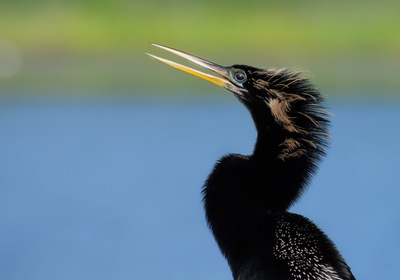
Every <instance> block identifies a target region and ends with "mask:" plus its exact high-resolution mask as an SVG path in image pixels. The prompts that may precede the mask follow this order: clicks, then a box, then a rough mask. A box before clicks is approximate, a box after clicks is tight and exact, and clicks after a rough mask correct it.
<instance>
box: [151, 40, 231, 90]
mask: <svg viewBox="0 0 400 280" xmlns="http://www.w3.org/2000/svg"><path fill="white" fill-rule="evenodd" d="M150 44H151V45H153V46H155V47H158V48H160V49H163V50H166V51H168V52H171V53H173V54H175V55H178V56H180V57H183V58H185V59H187V60H189V61H191V62H194V63H196V64H197V65H200V66H202V67H205V68H207V69H209V70H211V71H213V72H214V73H217V74H218V75H220V76H221V77H217V76H213V75H210V74H206V73H203V72H200V71H198V70H196V69H193V68H190V67H187V66H184V65H182V64H179V63H176V62H173V61H171V60H168V59H165V58H161V57H158V56H155V55H152V54H149V53H147V54H148V55H149V56H151V57H153V58H155V59H157V60H159V61H161V62H164V63H166V64H168V65H170V66H172V67H174V68H176V69H179V70H181V71H184V72H186V73H189V74H191V75H194V76H196V77H199V78H202V79H204V80H206V81H209V82H211V83H214V84H216V85H219V86H221V87H224V88H226V89H228V90H230V89H231V88H232V87H234V85H233V84H232V83H231V82H230V81H229V78H228V77H229V68H228V67H223V66H221V65H218V64H216V63H213V62H210V61H207V60H205V59H202V58H200V57H197V56H194V55H191V54H188V53H185V52H182V51H178V50H176V49H173V48H169V47H166V46H162V45H158V44H154V43H150Z"/></svg>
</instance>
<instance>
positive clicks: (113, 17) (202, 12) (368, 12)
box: [0, 0, 400, 95]
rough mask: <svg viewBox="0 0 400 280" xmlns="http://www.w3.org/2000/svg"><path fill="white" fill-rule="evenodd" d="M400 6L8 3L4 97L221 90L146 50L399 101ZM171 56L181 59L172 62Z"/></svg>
mask: <svg viewBox="0 0 400 280" xmlns="http://www.w3.org/2000/svg"><path fill="white" fill-rule="evenodd" d="M399 15H400V1H392V0H384V1H379V2H378V1H371V0H367V1H248V2H244V1H232V0H231V1H226V0H223V1H211V0H203V1H196V2H188V1H161V0H149V1H127V0H117V1H93V0H85V1H77V0H75V1H74V0H72V1H49V0H37V1H27V0H25V1H23V0H15V1H8V2H7V3H6V1H2V2H1V3H0V93H1V94H3V95H4V94H10V93H11V94H18V93H19V94H21V93H24V94H38V93H39V94H46V93H48V94H55V93H58V94H87V93H91V94H100V93H105V94H107V93H109V92H117V91H119V92H125V93H126V94H140V93H142V92H153V91H162V90H165V89H171V90H176V91H179V90H185V91H188V90H191V89H192V88H193V87H196V88H197V89H204V88H207V89H208V87H211V86H212V85H208V84H206V83H205V82H204V81H200V80H198V79H196V78H194V77H189V76H183V75H184V74H183V73H177V72H176V71H174V70H172V69H169V68H167V66H164V65H161V64H159V63H158V62H155V61H153V60H151V59H150V58H149V57H147V56H146V55H145V54H144V53H145V52H150V53H154V54H159V55H161V56H168V54H165V53H164V52H160V50H157V49H155V48H153V47H151V46H150V45H148V44H147V42H150V41H152V42H157V43H160V44H165V45H168V46H172V47H175V48H178V49H181V50H184V51H187V52H190V53H193V54H196V55H198V56H201V57H204V58H207V59H210V60H212V61H215V62H217V63H220V64H223V65H230V64H235V63H245V64H251V65H254V66H259V67H279V68H280V67H298V66H300V67H301V68H303V69H306V70H308V71H310V72H311V73H312V74H311V77H312V79H313V81H314V82H315V83H316V84H317V85H318V86H319V87H320V88H323V89H324V90H328V91H332V92H339V93H340V92H343V93H348V92H354V93H355V94H364V95H371V94H374V93H375V94H385V95H386V94H389V95H398V94H399V89H400V78H399V74H400V16H399ZM168 57H170V58H171V56H168Z"/></svg>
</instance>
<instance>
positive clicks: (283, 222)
mask: <svg viewBox="0 0 400 280" xmlns="http://www.w3.org/2000/svg"><path fill="white" fill-rule="evenodd" d="M279 216H280V217H279V218H278V219H277V227H276V231H275V242H274V248H273V252H274V255H275V257H276V258H277V259H278V260H283V261H285V262H286V263H287V265H288V267H289V270H290V272H291V275H292V276H293V279H310V280H311V279H315V280H355V278H354V276H353V274H352V273H351V271H350V268H349V267H348V266H347V264H346V263H345V261H344V260H343V258H342V256H341V255H340V253H339V252H338V250H337V249H336V247H335V245H334V244H333V243H332V241H330V240H329V238H328V237H327V236H326V235H325V234H324V233H323V232H322V231H321V230H320V229H319V228H318V227H317V226H316V225H315V224H314V223H312V222H311V221H310V220H308V219H307V218H305V217H303V216H300V215H297V214H292V213H282V214H280V215H279Z"/></svg>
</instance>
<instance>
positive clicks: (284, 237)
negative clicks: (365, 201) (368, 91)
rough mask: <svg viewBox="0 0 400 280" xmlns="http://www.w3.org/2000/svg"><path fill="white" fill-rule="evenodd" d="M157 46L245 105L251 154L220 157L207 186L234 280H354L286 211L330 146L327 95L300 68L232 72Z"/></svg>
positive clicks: (207, 203)
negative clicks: (251, 129) (252, 135)
mask: <svg viewBox="0 0 400 280" xmlns="http://www.w3.org/2000/svg"><path fill="white" fill-rule="evenodd" d="M151 44H152V45H153V46H154V47H157V48H160V49H162V50H164V51H167V52H169V53H172V54H174V55H177V56H180V57H182V58H184V59H186V60H188V61H189V62H192V63H195V64H197V65H198V66H201V67H203V68H206V69H208V70H210V71H211V72H213V74H216V75H212V74H207V73H204V72H201V71H199V70H196V69H193V68H190V67H188V66H184V65H182V64H179V63H176V62H174V61H171V60H168V59H165V58H161V57H159V56H155V55H152V54H149V53H147V54H148V55H150V56H151V57H153V58H154V59H157V60H159V61H161V62H163V63H166V64H168V65H170V66H172V67H174V68H176V69H178V70H181V71H184V72H186V73H189V74H192V75H194V76H197V77H199V78H202V79H204V80H206V81H209V82H211V83H214V84H217V85H218V86H221V87H223V88H225V89H227V90H228V91H230V92H232V93H233V95H234V96H235V97H236V98H237V99H238V100H239V101H240V102H241V103H242V104H243V105H244V107H246V108H247V110H248V111H249V112H250V115H251V117H252V119H253V121H254V125H255V128H256V131H257V137H256V141H255V145H254V150H253V153H252V154H250V155H241V154H235V153H230V154H227V155H225V156H223V157H222V158H220V159H219V160H218V161H217V163H216V164H215V166H214V168H213V169H212V172H211V173H210V174H209V176H208V178H207V179H206V181H205V184H204V186H203V188H202V198H203V199H202V200H203V204H204V209H205V216H206V221H207V224H208V226H209V228H210V229H211V231H212V233H213V235H214V238H215V240H216V242H217V244H218V246H219V248H220V251H221V252H222V254H223V255H224V257H225V258H226V260H227V262H228V265H229V267H230V269H231V272H232V277H233V279H234V280H289V279H291V280H294V279H307V280H355V277H354V275H353V274H352V272H351V269H350V267H349V266H348V265H347V264H346V262H345V260H344V258H343V257H342V255H341V254H340V252H339V251H338V249H337V247H336V245H335V244H334V243H333V241H331V240H330V239H329V237H328V236H327V235H326V234H325V233H324V232H323V231H322V230H321V229H320V228H319V227H318V226H317V225H316V224H315V223H313V222H312V221H311V220H310V219H308V218H306V217H304V216H302V215H299V214H296V213H291V212H289V208H290V206H291V205H292V204H293V203H294V202H296V201H297V200H298V199H299V197H300V195H301V194H302V193H303V192H304V190H305V188H306V187H307V185H308V184H309V182H310V180H311V178H312V176H313V175H314V174H315V172H316V170H317V165H318V163H319V162H320V161H321V159H322V158H323V157H324V156H325V155H326V148H327V146H328V144H329V142H330V135H329V131H328V128H329V125H330V122H329V119H328V117H329V113H328V112H327V111H326V109H325V106H324V97H323V95H322V94H321V93H320V92H319V90H318V89H317V88H316V87H315V86H314V85H313V84H312V83H311V82H310V80H309V78H308V77H307V76H306V75H304V74H303V73H302V72H301V71H298V70H293V69H288V68H283V69H264V68H257V67H252V66H248V65H242V64H235V65H232V66H229V67H226V66H221V65H218V64H216V63H214V62H211V61H208V60H205V59H203V58H200V57H197V56H194V55H191V54H189V53H186V52H183V51H179V50H177V49H174V48H170V47H167V46H164V45H160V44H155V43H151Z"/></svg>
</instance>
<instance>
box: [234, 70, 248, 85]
mask: <svg viewBox="0 0 400 280" xmlns="http://www.w3.org/2000/svg"><path fill="white" fill-rule="evenodd" d="M233 77H234V78H235V81H236V82H238V83H240V84H242V83H244V82H245V81H246V79H247V76H246V73H245V72H244V71H243V70H237V71H236V72H235V73H234V74H233Z"/></svg>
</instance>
